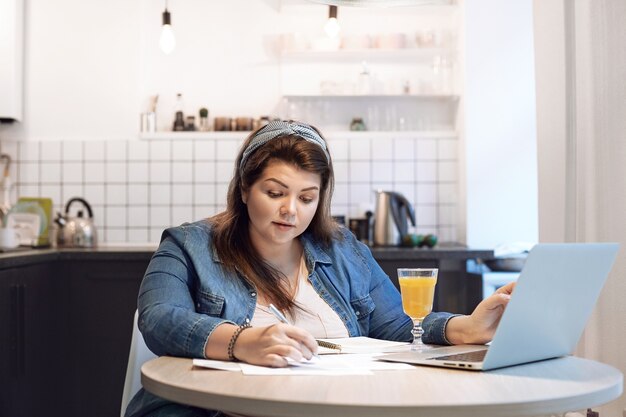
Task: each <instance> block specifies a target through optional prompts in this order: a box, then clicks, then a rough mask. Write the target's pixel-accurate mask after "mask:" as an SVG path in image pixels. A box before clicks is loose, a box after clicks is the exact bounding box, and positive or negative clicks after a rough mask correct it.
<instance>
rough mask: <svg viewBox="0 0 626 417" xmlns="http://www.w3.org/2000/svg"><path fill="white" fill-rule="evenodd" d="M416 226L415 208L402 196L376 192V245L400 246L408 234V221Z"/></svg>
mask: <svg viewBox="0 0 626 417" xmlns="http://www.w3.org/2000/svg"><path fill="white" fill-rule="evenodd" d="M409 219H410V220H411V224H412V225H413V226H415V211H414V210H413V206H412V205H411V203H409V201H408V200H407V199H406V197H404V196H403V195H402V194H400V193H397V192H395V191H382V190H376V212H375V213H374V245H375V246H398V245H400V244H401V243H402V238H403V237H404V235H406V234H407V233H408V228H409V227H408V221H409Z"/></svg>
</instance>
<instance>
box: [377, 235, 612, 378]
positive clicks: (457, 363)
mask: <svg viewBox="0 0 626 417" xmlns="http://www.w3.org/2000/svg"><path fill="white" fill-rule="evenodd" d="M618 250H619V245H618V244H617V243H563V244H538V245H536V246H535V247H533V249H532V250H531V251H530V253H529V254H528V258H527V259H526V263H525V265H524V269H523V270H522V272H521V273H520V276H519V278H518V280H517V285H516V287H515V290H514V291H513V295H512V296H511V300H510V301H509V304H508V306H507V308H506V310H505V311H504V314H503V316H502V319H501V320H500V324H499V325H498V328H497V330H496V333H495V335H494V337H493V340H492V342H491V344H490V346H482V345H480V346H477V345H458V346H451V347H442V348H436V349H432V351H430V352H401V353H391V354H388V355H384V356H381V357H379V358H378V359H382V360H386V361H393V362H404V363H411V364H418V365H431V366H444V367H452V368H460V369H467V370H476V371H478V370H482V371H486V370H490V369H496V368H503V367H506V366H512V365H519V364H523V363H528V362H535V361H540V360H544V359H550V358H556V357H560V356H564V355H568V354H570V353H572V351H573V350H574V348H575V347H576V344H577V343H578V340H579V339H580V336H581V334H582V332H583V330H584V328H585V324H586V323H587V321H588V320H589V316H590V315H591V312H592V311H593V308H594V306H595V304H596V301H597V299H598V296H599V295H600V291H601V290H602V286H603V285H604V282H605V281H606V278H607V276H608V274H609V271H610V270H611V267H612V265H613V262H614V261H615V257H616V255H617V252H618Z"/></svg>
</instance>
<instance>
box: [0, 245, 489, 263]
mask: <svg viewBox="0 0 626 417" xmlns="http://www.w3.org/2000/svg"><path fill="white" fill-rule="evenodd" d="M155 250H156V246H153V245H148V244H146V245H105V246H99V247H97V248H89V249H78V248H47V249H31V248H18V249H14V250H10V251H7V252H2V253H0V269H6V268H12V267H16V266H23V265H30V264H36V263H43V262H49V261H54V260H120V261H122V260H128V261H132V260H138V261H140V260H146V261H149V260H150V257H151V256H152V254H153V253H154V251H155ZM370 250H371V251H372V255H374V258H376V260H377V261H379V262H380V261H412V260H415V261H418V260H429V259H434V260H438V261H465V260H468V259H482V260H486V259H493V257H494V254H493V250H490V249H469V248H467V247H465V246H463V245H460V244H442V245H438V246H436V247H434V248H405V247H393V246H389V247H382V246H381V247H371V248H370Z"/></svg>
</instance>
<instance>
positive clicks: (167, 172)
mask: <svg viewBox="0 0 626 417" xmlns="http://www.w3.org/2000/svg"><path fill="white" fill-rule="evenodd" d="M170 181H171V163H170V162H169V161H151V162H150V182H156V183H169V182H170Z"/></svg>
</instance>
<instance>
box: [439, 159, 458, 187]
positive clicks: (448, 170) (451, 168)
mask: <svg viewBox="0 0 626 417" xmlns="http://www.w3.org/2000/svg"><path fill="white" fill-rule="evenodd" d="M457 166H458V165H457V163H456V162H454V161H440V162H439V168H438V169H439V173H438V180H439V181H440V182H453V181H456V180H457V178H458V173H457Z"/></svg>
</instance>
